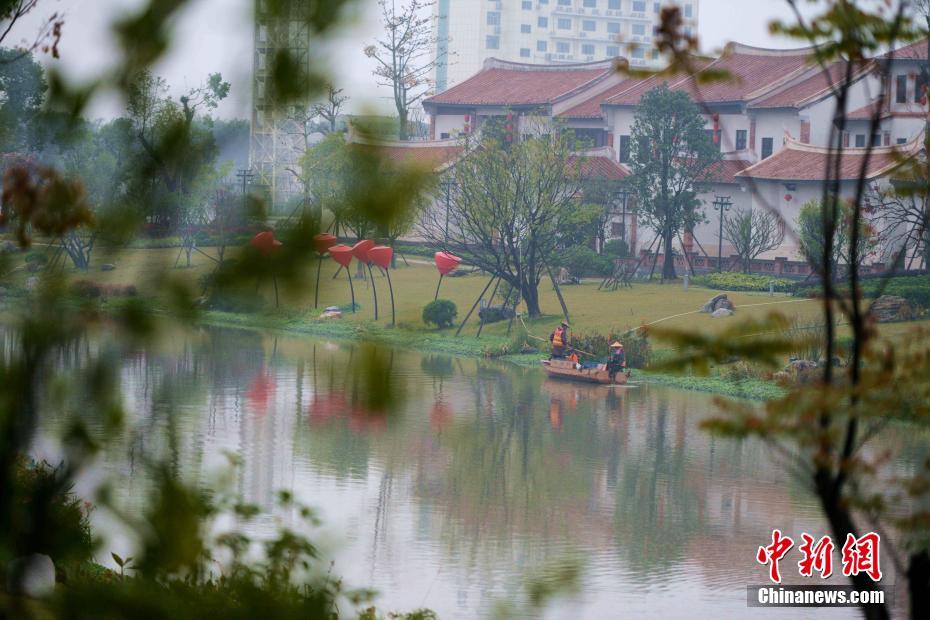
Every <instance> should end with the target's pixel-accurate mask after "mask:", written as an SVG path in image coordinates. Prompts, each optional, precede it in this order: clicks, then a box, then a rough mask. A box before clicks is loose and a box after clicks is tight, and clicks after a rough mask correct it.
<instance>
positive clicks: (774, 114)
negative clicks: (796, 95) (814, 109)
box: [752, 110, 813, 160]
mask: <svg viewBox="0 0 930 620" xmlns="http://www.w3.org/2000/svg"><path fill="white" fill-rule="evenodd" d="M753 114H755V117H756V143H755V146H754V148H753V149H752V152H753V155H754V157H755V158H756V159H757V160H758V159H761V158H762V139H763V138H772V147H773V148H772V153H773V154H774V153H777V152H778V151H780V150H781V148H782V147H783V146H784V144H785V131H787V132H788V133H789V134H791V135H792V136H793V137H794V138H795V139H799V138H800V137H801V118H800V116H798V113H797V111H795V110H755V111H754V112H753ZM811 133H812V134H813V122H812V129H811Z"/></svg>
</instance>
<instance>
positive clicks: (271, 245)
mask: <svg viewBox="0 0 930 620" xmlns="http://www.w3.org/2000/svg"><path fill="white" fill-rule="evenodd" d="M251 243H252V247H253V248H255V249H256V250H258V251H259V252H261V253H262V254H264V255H265V256H269V255H271V254H273V253H274V252H275V251H276V250H278V249H279V248H280V247H281V245H282V244H281V242H280V241H278V240H277V239H275V238H274V233H273V232H271V231H270V230H266V231H265V232H260V233H258V234H257V235H255V236H254V237H252V242H251Z"/></svg>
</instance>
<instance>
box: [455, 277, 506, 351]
mask: <svg viewBox="0 0 930 620" xmlns="http://www.w3.org/2000/svg"><path fill="white" fill-rule="evenodd" d="M496 279H497V275H492V276H491V279H490V280H488V283H487V284H485V285H484V290H483V291H481V295H479V296H478V299H476V300H475V303H474V304H473V305H472V307H471V310H469V311H468V314H466V315H465V318H464V319H462V324H461V325H459V328H458V329H457V330H456V331H455V335H456V336H458V335H459V334H460V333H462V328H463V327H465V323H467V322H468V319H469V318H470V317H471V315H472V313H473V312H474V311H475V308H477V307H478V304H479V303H481V300H482V299H484V294H485V293H487V292H488V289H489V288H491V285H492V284H494V280H496Z"/></svg>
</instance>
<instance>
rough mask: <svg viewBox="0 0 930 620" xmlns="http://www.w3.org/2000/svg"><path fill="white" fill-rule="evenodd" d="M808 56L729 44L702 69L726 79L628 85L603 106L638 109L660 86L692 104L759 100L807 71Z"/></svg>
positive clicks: (659, 78) (657, 80)
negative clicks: (723, 74)
mask: <svg viewBox="0 0 930 620" xmlns="http://www.w3.org/2000/svg"><path fill="white" fill-rule="evenodd" d="M810 55H811V49H810V48H802V49H794V50H770V49H762V48H755V47H749V46H747V45H741V44H736V43H731V44H730V45H729V46H728V47H727V50H726V52H724V54H723V56H721V57H720V58H718V59H716V60H714V61H713V62H710V63H708V64H707V66H706V67H704V69H702V71H703V70H720V71H725V72H727V73H728V75H729V79H724V80H717V81H711V82H708V83H705V84H701V83H698V81H697V80H696V79H695V78H694V77H691V76H652V77H649V78H646V79H644V80H639V81H636V82H633V83H631V85H630V87H629V88H627V89H625V90H623V91H622V92H620V93H617V94H616V95H613V96H612V97H610V98H609V99H608V100H606V101H605V102H604V103H605V105H625V106H635V105H638V104H639V101H640V99H641V98H642V96H643V95H644V94H646V93H647V92H649V91H650V90H652V89H653V88H656V87H657V86H660V85H661V84H662V83H663V82H664V83H667V84H668V86H669V88H670V89H671V90H685V91H687V92H688V93H689V94H690V95H691V97H692V98H693V99H695V101H700V102H704V103H724V102H731V101H747V100H750V99H753V98H756V97H761V96H763V95H764V94H766V93H767V92H770V91H772V90H774V89H776V88H778V87H779V86H780V85H782V84H784V83H786V82H788V81H790V80H792V79H795V78H796V77H798V76H799V75H801V74H803V73H804V72H806V71H809V70H810V65H809V61H810V57H811V56H810Z"/></svg>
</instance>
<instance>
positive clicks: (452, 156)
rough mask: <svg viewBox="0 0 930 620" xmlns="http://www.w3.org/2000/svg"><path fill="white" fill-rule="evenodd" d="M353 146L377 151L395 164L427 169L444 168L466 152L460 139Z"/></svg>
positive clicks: (357, 144)
mask: <svg viewBox="0 0 930 620" xmlns="http://www.w3.org/2000/svg"><path fill="white" fill-rule="evenodd" d="M351 146H352V148H355V149H367V150H369V151H373V152H377V153H378V154H379V155H381V156H382V157H384V158H385V159H386V160H388V161H390V162H392V163H394V164H398V165H405V166H408V165H409V166H418V167H422V168H424V169H427V170H442V169H443V168H445V167H447V166H449V165H450V164H452V163H454V162H455V161H456V160H457V159H458V158H459V157H460V156H461V155H462V153H464V152H465V147H464V146H463V145H462V143H461V142H460V141H459V140H431V141H428V142H427V141H411V142H398V141H392V142H383V143H369V142H354V143H352V145H351Z"/></svg>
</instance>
